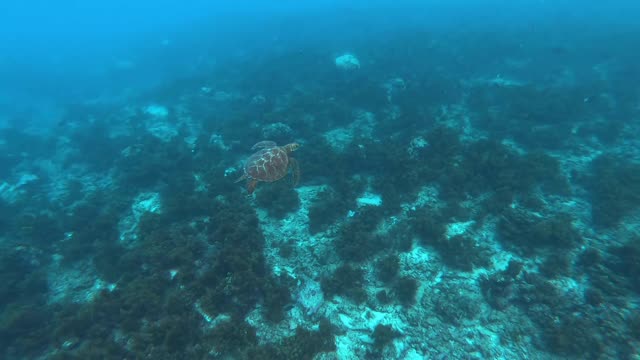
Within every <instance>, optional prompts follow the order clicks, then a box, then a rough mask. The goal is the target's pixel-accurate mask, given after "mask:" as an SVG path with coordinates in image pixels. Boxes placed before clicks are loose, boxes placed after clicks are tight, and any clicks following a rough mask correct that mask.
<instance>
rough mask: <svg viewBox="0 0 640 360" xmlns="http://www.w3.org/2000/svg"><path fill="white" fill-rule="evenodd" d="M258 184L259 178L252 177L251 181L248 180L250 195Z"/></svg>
mask: <svg viewBox="0 0 640 360" xmlns="http://www.w3.org/2000/svg"><path fill="white" fill-rule="evenodd" d="M256 186H258V180H256V179H250V180H249V181H247V193H248V195H251V194H253V192H254V191H255V189H256Z"/></svg>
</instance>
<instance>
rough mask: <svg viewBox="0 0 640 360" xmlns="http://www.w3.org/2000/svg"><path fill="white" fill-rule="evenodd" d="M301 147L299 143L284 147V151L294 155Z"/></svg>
mask: <svg viewBox="0 0 640 360" xmlns="http://www.w3.org/2000/svg"><path fill="white" fill-rule="evenodd" d="M299 147H300V144H298V143H291V144H287V145H285V146H284V149H285V150H286V151H287V152H288V153H292V152H294V151H296V150H298V148H299Z"/></svg>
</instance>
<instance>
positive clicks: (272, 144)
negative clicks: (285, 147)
mask: <svg viewBox="0 0 640 360" xmlns="http://www.w3.org/2000/svg"><path fill="white" fill-rule="evenodd" d="M276 146H278V145H276V143H275V141H269V140H265V141H260V142H258V143H256V144H255V145H253V146H252V147H251V150H258V149H268V148H272V147H276Z"/></svg>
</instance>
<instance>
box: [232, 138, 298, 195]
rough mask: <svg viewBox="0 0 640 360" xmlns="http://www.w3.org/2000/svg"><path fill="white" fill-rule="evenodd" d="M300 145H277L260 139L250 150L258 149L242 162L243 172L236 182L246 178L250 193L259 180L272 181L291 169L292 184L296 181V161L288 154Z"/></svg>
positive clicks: (280, 177)
mask: <svg viewBox="0 0 640 360" xmlns="http://www.w3.org/2000/svg"><path fill="white" fill-rule="evenodd" d="M299 147H300V144H298V143H291V144H287V145H284V146H278V145H276V143H275V142H273V141H260V142H259V143H257V144H255V145H253V147H252V148H251V150H258V151H257V152H256V153H254V154H253V155H251V156H250V157H249V159H247V162H246V163H245V164H244V174H242V176H240V178H239V179H238V180H236V182H239V181H242V180H245V179H246V180H247V191H248V192H249V194H252V193H253V191H254V190H255V189H256V185H258V182H259V181H267V182H272V181H276V180H280V179H282V178H283V177H284V176H285V175H287V173H288V172H289V168H291V170H292V174H293V182H294V185H295V184H297V183H298V178H299V176H300V171H299V170H298V162H297V161H296V159H294V158H292V157H291V156H289V154H291V153H292V152H294V151H296V150H297V149H298V148H299Z"/></svg>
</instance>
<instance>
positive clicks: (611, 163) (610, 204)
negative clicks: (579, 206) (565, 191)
mask: <svg viewBox="0 0 640 360" xmlns="http://www.w3.org/2000/svg"><path fill="white" fill-rule="evenodd" d="M586 185H587V188H588V189H589V191H590V196H591V205H592V221H593V223H594V224H595V225H596V226H598V227H600V228H610V227H613V226H616V225H617V224H619V223H620V221H621V220H622V219H623V218H624V217H625V216H627V215H629V214H631V212H633V211H634V210H636V209H638V207H640V164H636V163H633V162H630V161H628V160H625V159H622V158H619V157H615V156H611V155H601V156H599V157H597V158H596V159H595V160H593V162H592V168H591V176H590V177H589V178H588V179H587V182H586Z"/></svg>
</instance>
